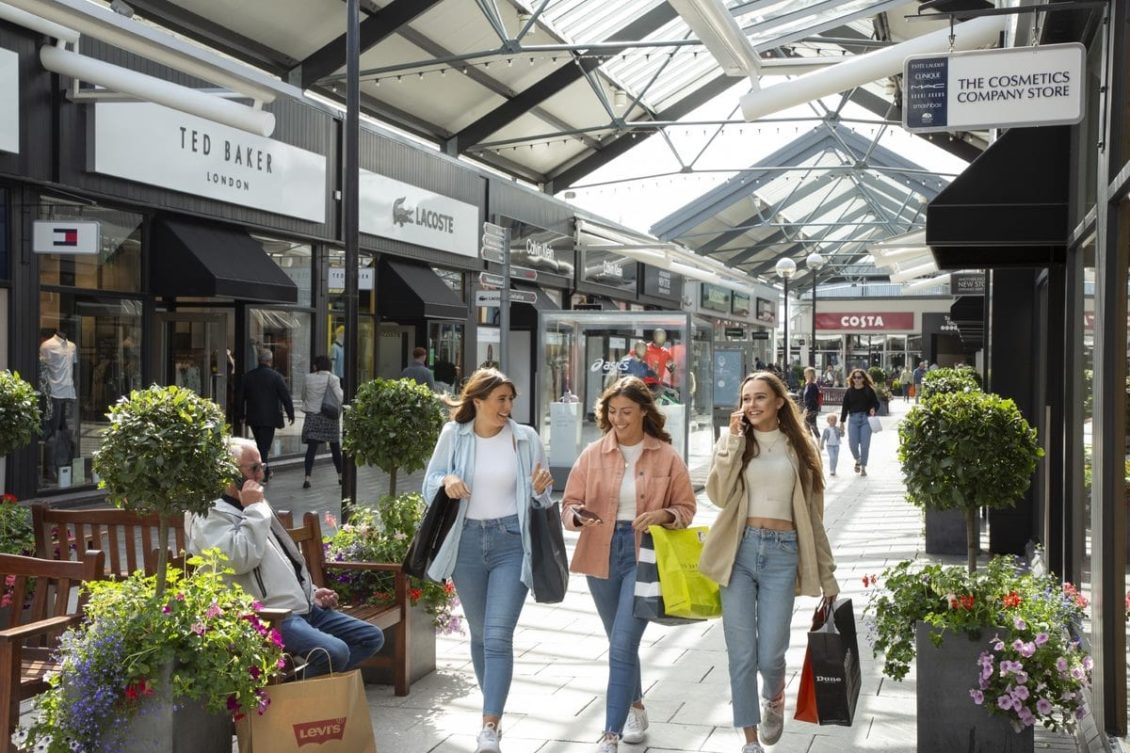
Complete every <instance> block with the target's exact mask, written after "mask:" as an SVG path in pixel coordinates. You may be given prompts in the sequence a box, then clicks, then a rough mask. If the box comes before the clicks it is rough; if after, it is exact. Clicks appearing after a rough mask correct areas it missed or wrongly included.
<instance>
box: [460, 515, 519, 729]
mask: <svg viewBox="0 0 1130 753" xmlns="http://www.w3.org/2000/svg"><path fill="white" fill-rule="evenodd" d="M451 579H452V581H454V582H455V590H456V591H457V592H458V594H459V601H460V602H462V604H463V614H464V615H466V617H467V627H468V628H470V630H471V663H472V664H473V665H474V666H475V679H476V680H478V682H479V690H481V691H482V694H483V716H502V711H503V709H504V708H506V696H507V695H509V693H510V678H511V677H512V676H513V674H514V628H515V627H516V626H517V625H518V615H520V614H521V613H522V606H523V605H524V604H525V603H526V592H527V591H528V590H529V589H527V588H526V586H525V585H524V584H523V583H522V534H521V530H520V529H519V528H518V516H517V515H510V516H508V517H505V518H494V519H492V520H471V519H469V518H468V519H466V520H464V522H463V534H462V536H461V537H460V539H459V554H458V555H457V557H456V560H455V571H454V572H453V573H452V574H451Z"/></svg>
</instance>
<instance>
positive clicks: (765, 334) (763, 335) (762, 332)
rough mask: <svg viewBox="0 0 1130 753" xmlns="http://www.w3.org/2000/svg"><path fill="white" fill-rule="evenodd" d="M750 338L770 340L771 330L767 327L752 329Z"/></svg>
mask: <svg viewBox="0 0 1130 753" xmlns="http://www.w3.org/2000/svg"><path fill="white" fill-rule="evenodd" d="M749 339H750V340H768V339H769V330H767V329H755V330H751V331H750V333H749Z"/></svg>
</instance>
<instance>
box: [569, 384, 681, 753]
mask: <svg viewBox="0 0 1130 753" xmlns="http://www.w3.org/2000/svg"><path fill="white" fill-rule="evenodd" d="M593 412H594V413H595V414H596V423H597V426H598V427H599V428H600V430H601V431H602V432H604V436H603V437H602V438H600V439H598V440H596V441H595V442H593V443H592V444H590V445H589V446H588V447H586V448H585V449H584V451H583V452H582V453H581V456H580V457H579V458H578V459H577V462H576V463H575V464H574V465H573V470H572V471H570V473H569V480H568V481H567V482H566V483H565V494H564V496H563V497H562V503H561V519H562V521H563V522H564V524H565V527H566V528H568V529H569V530H571V531H575V530H578V529H579V530H580V531H581V536H580V538H579V539H578V541H577V548H576V550H575V551H574V553H573V562H572V564H571V565H570V568H569V569H570V570H571V571H573V572H575V573H583V574H584V575H586V576H588V585H589V591H590V593H592V599H593V602H594V603H595V605H596V611H597V614H598V615H600V621H601V622H602V623H603V625H604V633H605V635H607V636H608V644H609V647H608V691H607V697H606V699H605V722H604V734H603V735H602V736H601V739H600V742H599V743H598V744H597V753H616V751H617V748H618V745H619V741H620V740H623V741H624V742H626V743H642V742H643V741H644V736H645V731H646V730H647V727H648V720H647V711H646V710H645V709H644V705H643V686H642V681H641V678H640V640H641V639H642V638H643V633H644V629H645V628H646V627H647V620H643V619H640V618H639V617H636V616H635V612H634V604H635V588H636V560H637V556H638V554H639V547H640V538H641V536H642V534H643V532H644V531H646V530H647V529H648V527H649V526H663V527H664V528H686V526H687V525H688V524H689V523H690V522H691V521H692V520H693V519H694V514H695V509H696V502H695V496H694V489H693V488H692V487H691V477H690V473H689V472H688V471H687V466H686V465H685V464H684V463H683V459H682V458H681V457H680V456H679V453H678V451H676V450H675V448H674V447H672V446H671V435H670V434H669V433H668V432H667V431H666V429H664V428H663V424H664V422H665V421H666V417H665V416H664V415H663V413H661V412H660V411H659V408H658V407H657V406H656V404H655V400H654V398H653V397H652V395H651V390H650V389H648V386H647V385H646V384H645V383H644V382H643V381H642V380H641V379H639V378H638V377H630V376H629V377H622V378H621V379H618V380H617V381H616V382H614V383H613V384H612V385H610V386H609V387H608V388H607V389H605V390H604V392H603V394H601V396H600V399H599V400H597V402H596V407H595V408H594V410H593Z"/></svg>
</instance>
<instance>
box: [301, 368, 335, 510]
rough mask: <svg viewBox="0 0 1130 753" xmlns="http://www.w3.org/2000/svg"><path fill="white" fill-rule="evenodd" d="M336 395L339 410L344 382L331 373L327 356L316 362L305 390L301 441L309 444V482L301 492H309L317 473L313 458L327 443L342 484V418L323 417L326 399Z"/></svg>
mask: <svg viewBox="0 0 1130 753" xmlns="http://www.w3.org/2000/svg"><path fill="white" fill-rule="evenodd" d="M330 390H332V391H333V394H334V396H335V397H336V398H337V404H338V405H339V406H340V405H341V403H342V398H344V397H345V395H344V393H343V392H342V389H341V380H340V379H338V378H337V377H336V376H334V374H333V372H331V371H330V359H329V357H328V356H316V357H315V358H314V371H313V373H311V374H307V375H306V384H305V385H303V387H302V410H304V411H305V412H306V419H305V421H303V423H302V441H303V442H305V443H306V464H305V470H306V478H305V479H304V480H303V481H302V488H303V489H309V488H310V473H311V471H313V470H314V458H316V457H317V456H318V445H320V444H321V443H323V442H325V443H327V444H329V446H330V454H331V455H332V456H333V461H334V468H336V469H337V482H338V484H340V483H341V416H340V413H339V415H338V416H337V417H335V418H330V417H328V416H326V415H324V414H323V413H322V403H323V402H324V401H325V399H326V392H327V391H330Z"/></svg>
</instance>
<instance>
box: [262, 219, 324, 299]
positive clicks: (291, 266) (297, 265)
mask: <svg viewBox="0 0 1130 753" xmlns="http://www.w3.org/2000/svg"><path fill="white" fill-rule="evenodd" d="M252 237H253V238H254V239H255V240H257V241H259V242H260V243H261V244H263V250H264V251H266V252H267V256H269V257H271V260H272V261H274V263H275V264H277V265H278V266H279V269H281V270H282V271H283V272H284V273H286V276H287V277H289V278H290V279H291V281H292V282H293V283H294V284H295V286H296V287H297V288H298V302H297V303H298V305H299V306H309V305H310V290H311V284H310V276H311V273H310V270H311V269H312V268H313V264H312V256H313V250H312V248H311V246H310V244H309V243H298V242H295V241H286V240H278V239H274V238H265V237H263V236H260V235H253V236H252Z"/></svg>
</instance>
